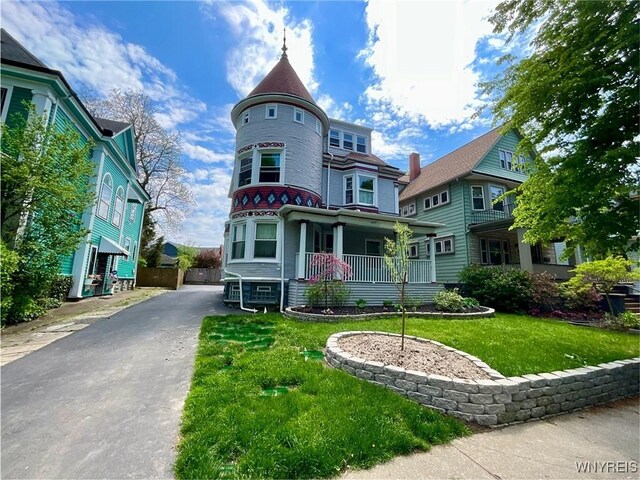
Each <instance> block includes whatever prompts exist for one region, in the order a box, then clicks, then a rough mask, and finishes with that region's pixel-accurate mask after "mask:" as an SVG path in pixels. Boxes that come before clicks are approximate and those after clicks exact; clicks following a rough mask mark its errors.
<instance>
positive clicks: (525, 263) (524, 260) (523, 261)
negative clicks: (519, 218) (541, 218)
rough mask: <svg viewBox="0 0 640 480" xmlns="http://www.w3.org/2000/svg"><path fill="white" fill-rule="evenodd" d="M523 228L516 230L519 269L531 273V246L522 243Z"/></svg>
mask: <svg viewBox="0 0 640 480" xmlns="http://www.w3.org/2000/svg"><path fill="white" fill-rule="evenodd" d="M525 231H526V230H525V229H524V228H518V229H517V230H516V233H517V235H518V253H519V254H520V269H521V270H525V271H527V272H531V273H533V261H532V260H531V246H530V245H529V244H528V243H524V241H523V238H524V232H525Z"/></svg>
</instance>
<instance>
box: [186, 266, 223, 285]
mask: <svg viewBox="0 0 640 480" xmlns="http://www.w3.org/2000/svg"><path fill="white" fill-rule="evenodd" d="M221 279H222V269H221V268H190V269H189V270H187V274H186V275H185V277H184V283H191V284H197V285H205V284H210V283H220V280H221Z"/></svg>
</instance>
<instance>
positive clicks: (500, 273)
mask: <svg viewBox="0 0 640 480" xmlns="http://www.w3.org/2000/svg"><path fill="white" fill-rule="evenodd" d="M459 278H460V281H461V282H462V283H463V284H464V289H463V291H464V293H465V295H469V296H472V297H474V298H477V299H478V301H479V302H480V303H481V304H483V305H487V306H490V307H493V308H495V309H497V310H502V311H508V312H515V311H520V310H526V309H527V307H528V306H529V304H530V302H531V293H532V285H531V277H530V275H529V273H528V272H526V271H523V270H520V269H517V268H509V267H505V266H494V267H483V266H481V265H469V266H468V267H465V268H464V269H463V270H462V271H461V272H460V274H459Z"/></svg>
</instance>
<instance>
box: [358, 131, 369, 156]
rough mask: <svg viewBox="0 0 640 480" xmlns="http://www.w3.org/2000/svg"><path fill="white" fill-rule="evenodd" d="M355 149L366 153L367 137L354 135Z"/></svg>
mask: <svg viewBox="0 0 640 480" xmlns="http://www.w3.org/2000/svg"><path fill="white" fill-rule="evenodd" d="M356 151H358V152H360V153H367V139H366V138H365V137H362V136H360V135H358V136H357V137H356Z"/></svg>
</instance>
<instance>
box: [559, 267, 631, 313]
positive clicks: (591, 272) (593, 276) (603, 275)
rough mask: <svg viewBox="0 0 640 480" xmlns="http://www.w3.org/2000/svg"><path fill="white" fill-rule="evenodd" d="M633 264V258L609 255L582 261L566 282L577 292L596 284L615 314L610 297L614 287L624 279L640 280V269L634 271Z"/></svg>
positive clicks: (610, 309) (571, 289) (570, 288)
mask: <svg viewBox="0 0 640 480" xmlns="http://www.w3.org/2000/svg"><path fill="white" fill-rule="evenodd" d="M632 266H633V262H632V261H631V260H625V259H624V258H622V257H608V258H605V259H604V260H594V261H592V262H586V263H582V264H580V265H578V266H577V267H576V268H575V269H574V270H572V272H573V273H574V276H573V277H571V278H570V279H569V280H568V281H567V282H566V285H567V287H568V288H569V290H570V291H572V292H574V293H576V294H580V293H583V292H585V291H587V290H589V289H591V288H593V286H594V285H595V286H597V287H598V289H599V290H600V291H601V292H602V293H604V296H605V298H606V299H607V305H608V306H609V311H610V312H611V315H615V314H616V312H615V310H614V308H613V304H612V303H611V297H610V294H611V292H613V288H614V287H615V286H616V285H617V284H618V283H620V282H623V281H629V280H640V270H633V271H632V270H631V267H632Z"/></svg>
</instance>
